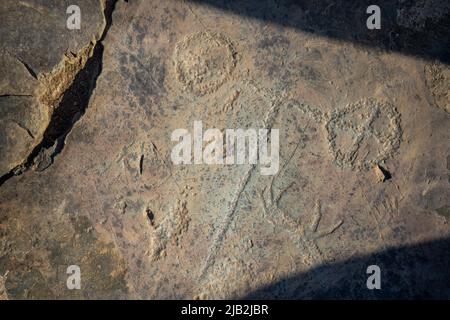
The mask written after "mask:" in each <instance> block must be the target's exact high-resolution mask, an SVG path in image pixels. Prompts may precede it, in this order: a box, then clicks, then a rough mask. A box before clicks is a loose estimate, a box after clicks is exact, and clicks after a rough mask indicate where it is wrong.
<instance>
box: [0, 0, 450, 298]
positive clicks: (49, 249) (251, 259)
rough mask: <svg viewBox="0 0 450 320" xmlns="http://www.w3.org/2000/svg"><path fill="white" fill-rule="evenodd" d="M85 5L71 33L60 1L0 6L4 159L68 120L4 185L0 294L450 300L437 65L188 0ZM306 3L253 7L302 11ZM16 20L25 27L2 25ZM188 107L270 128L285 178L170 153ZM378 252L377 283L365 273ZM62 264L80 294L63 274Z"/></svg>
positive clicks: (210, 123)
mask: <svg viewBox="0 0 450 320" xmlns="http://www.w3.org/2000/svg"><path fill="white" fill-rule="evenodd" d="M78 2H79V3H80V7H81V10H82V13H83V19H86V20H82V21H84V22H83V25H86V27H83V28H82V29H81V30H80V31H70V30H67V29H66V28H65V19H66V15H65V8H64V6H62V5H61V4H59V2H58V1H54V2H51V1H46V2H43V1H21V2H20V3H19V4H18V2H16V1H6V2H4V3H2V4H1V5H0V8H1V9H0V18H2V19H0V21H5V23H4V24H2V26H1V27H0V36H1V38H2V39H5V41H4V44H5V45H4V47H3V49H4V52H5V53H4V54H3V56H2V58H1V59H2V60H0V62H1V64H0V65H1V68H2V72H3V70H5V72H7V73H6V76H5V77H4V78H3V79H2V80H1V81H0V90H2V92H1V94H2V97H0V115H1V118H0V122H1V127H0V131H1V136H0V143H1V144H0V148H1V150H2V151H1V154H0V170H1V172H0V173H1V174H6V173H7V172H10V170H13V169H14V168H16V167H17V166H20V165H21V164H23V161H24V160H25V159H27V157H28V156H29V155H30V153H32V151H33V149H34V148H35V147H36V146H37V145H38V144H39V143H40V142H41V141H42V139H43V136H46V135H45V134H44V132H48V131H49V129H48V128H49V126H50V123H53V124H54V125H55V123H56V124H57V125H58V124H61V123H65V122H67V121H68V122H69V123H70V124H69V125H68V126H67V128H68V129H67V130H56V132H58V134H53V135H51V136H54V138H55V139H53V140H52V142H55V145H53V149H51V150H52V152H53V153H52V155H51V157H50V158H51V159H50V161H48V162H45V159H47V160H48V155H47V158H46V154H47V153H46V152H43V153H39V154H40V155H41V156H36V157H34V158H33V159H32V160H33V163H34V167H33V166H27V167H26V168H24V169H23V170H21V171H20V172H17V175H9V176H7V178H5V179H3V181H2V185H1V186H0V275H3V274H6V273H7V272H8V273H7V274H8V276H7V278H6V277H5V279H6V281H5V294H7V297H8V298H10V299H20V298H55V297H57V298H146V299H149V298H159V299H164V298H240V297H255V298H258V297H265V298H277V297H283V298H311V297H334V298H399V297H405V298H411V297H417V296H419V297H437V298H442V297H445V298H448V294H449V293H450V286H449V281H450V275H449V273H448V272H445V271H446V270H448V268H449V267H450V259H449V258H448V252H446V250H445V249H444V248H445V245H444V244H447V243H448V241H447V242H445V239H446V238H448V237H449V236H450V227H449V225H448V216H446V215H445V213H446V212H447V213H448V208H449V205H450V192H449V183H450V178H449V177H450V171H449V169H448V168H449V155H450V144H449V141H450V130H449V128H450V118H449V117H450V115H449V114H448V112H445V111H444V110H445V109H446V108H447V111H448V91H449V84H448V82H447V81H448V77H445V75H446V71H445V70H446V69H447V68H448V66H447V65H445V63H444V62H442V61H438V60H436V61H430V59H429V57H428V56H427V55H424V56H425V59H418V58H417V57H416V56H415V55H410V54H407V53H404V52H401V50H400V51H396V50H390V49H391V48H389V46H388V47H385V46H384V43H383V42H382V41H380V42H377V41H378V40H374V45H370V46H365V45H362V44H361V43H360V42H358V41H356V42H355V43H352V42H350V41H346V39H344V40H342V39H340V38H339V37H338V38H333V37H332V36H330V37H328V36H327V33H326V32H325V31H326V30H330V32H331V33H332V31H333V29H332V26H333V25H334V24H333V23H331V25H326V24H325V25H322V28H323V30H322V33H321V34H316V33H315V32H307V31H305V30H303V29H301V28H295V27H292V26H291V27H290V26H289V24H288V23H287V25H282V24H277V23H273V22H271V21H270V18H267V19H263V18H255V17H254V16H253V17H252V16H250V15H247V16H246V15H244V14H242V15H239V14H236V13H235V12H234V11H233V10H224V9H223V8H220V7H218V6H214V5H208V3H206V4H205V3H202V2H201V1H199V2H191V1H182V2H180V1H172V0H170V1H156V0H155V1H128V2H125V1H117V2H115V3H114V5H113V4H112V2H109V4H108V3H107V5H106V6H104V5H102V3H103V2H95V1H87V0H86V1H78ZM206 2H208V1H206ZM249 3H252V2H251V1H249ZM267 3H269V2H267ZM267 3H266V4H267ZM444 4H445V3H444ZM230 6H232V5H230ZM233 6H236V4H233ZM305 6H306V7H304V8H301V7H299V8H295V10H293V9H292V8H290V7H289V2H284V1H281V4H280V5H279V6H278V7H276V6H274V7H265V6H264V5H262V6H261V8H262V9H261V12H260V16H264V15H265V14H267V16H268V17H269V13H271V14H273V15H277V14H281V13H284V12H288V11H291V12H292V14H294V13H295V14H296V15H298V17H297V18H299V19H300V17H306V18H305V21H306V24H308V23H309V22H308V21H309V20H308V19H307V17H308V14H310V13H309V12H310V11H308V8H307V5H305ZM105 8H106V9H105ZM108 8H110V10H108ZM269 9H270V10H269ZM351 9H352V10H356V9H354V8H351ZM264 10H267V11H264ZM405 10H406V9H405ZM409 10H412V9H409ZM243 11H244V12H245V10H244V8H243ZM364 12H365V11H363V13H364ZM403 12H411V11H403ZM11 13H12V15H11ZM103 13H105V18H104V17H103ZM109 14H112V15H111V16H110V17H109V16H108V15H109ZM405 14H406V13H405ZM14 15H16V16H14ZM363 16H364V15H363ZM409 16H412V15H411V14H410V15H408V17H409ZM14 17H15V18H14ZM445 17H446V14H439V15H436V14H435V11H432V16H431V18H430V19H438V20H439V19H445ZM3 18H5V20H3ZM18 18H20V19H28V21H30V23H29V24H26V25H25V26H23V27H22V28H23V29H20V30H19V31H17V32H13V30H15V27H17V23H16V22H15V21H17V19H18ZM391 18H392V19H396V18H394V17H391ZM290 19H292V17H290ZM420 19H422V20H423V17H422V16H421V17H420ZM422 20H421V21H422ZM105 21H106V22H105ZM404 21H405V20H402V23H403V24H402V27H404V28H407V27H408V26H409V25H407V24H406V22H404ZM105 23H106V27H105ZM420 23H421V22H420ZM310 24H311V26H314V27H317V21H311V22H310ZM364 24H365V20H363V25H364ZM327 28H329V29H327ZM410 31H411V32H416V31H417V30H415V29H414V28H412V27H411V30H410ZM380 32H385V33H388V32H389V31H386V30H384V29H382V30H381V31H380ZM24 37H25V38H24ZM368 37H369V39H368V40H367V41H369V40H370V35H369V36H368ZM400 40H402V39H400ZM400 40H399V41H400ZM433 41H434V40H433ZM49 44H51V46H50V45H49ZM99 46H101V49H102V50H101V51H98V50H99V48H100V47H99ZM435 46H438V44H435ZM96 50H97V51H96ZM70 52H73V53H74V55H73V54H72V55H71V54H70ZM96 52H97V53H96ZM433 52H434V51H433ZM95 59H101V63H100V62H98V61H97V60H95ZM96 61H97V62H96ZM74 65H75V66H76V67H72V66H74ZM92 65H93V67H92ZM431 65H432V67H430V66H431ZM91 67H92V70H94V71H92V72H87V71H86V70H91V69H87V68H91ZM100 68H101V70H100ZM95 70H100V71H101V72H100V74H99V76H98V78H97V74H98V73H97V72H96V71H95ZM83 72H84V73H83ZM56 75H57V76H56ZM442 75H444V76H442ZM49 77H50V80H49ZM58 79H62V80H61V81H59V80H58ZM90 81H91V82H92V83H90ZM55 83H63V85H62V87H61V88H59V89H58V90H59V91H58V90H57V91H55V90H47V91H45V90H44V89H43V88H45V86H46V85H47V86H49V87H50V88H53V86H54V85H55ZM86 83H88V84H86ZM43 92H46V94H43ZM3 95H4V96H3ZM23 95H25V96H23ZM77 95H82V96H88V97H89V101H88V104H86V105H83V106H82V108H81V109H80V112H79V113H77V110H78V109H77V108H75V107H73V105H74V101H75V102H77V101H78V100H77V98H76V96H77ZM79 101H81V102H84V101H85V99H81V100H79ZM61 106H62V107H64V109H61ZM67 106H71V107H67ZM446 106H447V107H446ZM67 108H68V109H67ZM57 110H65V111H64V112H62V113H59V114H58V112H57ZM67 110H68V111H67ZM55 114H57V115H59V116H58V117H56V120H55V116H54V115H55ZM68 115H70V117H69V119H68V120H67V119H66V118H65V117H67V116H68ZM52 119H53V120H52ZM58 119H59V120H58ZM197 120H201V121H202V123H203V126H204V130H206V129H207V128H219V129H221V130H224V129H227V128H233V129H237V128H244V129H245V128H274V129H279V130H280V169H279V171H278V173H277V174H276V175H274V176H264V175H261V172H260V167H259V165H227V166H220V165H205V164H202V165H174V164H173V163H172V160H171V157H170V155H171V151H172V148H173V146H174V144H175V143H174V142H173V141H171V133H172V132H173V131H174V130H175V129H178V128H186V129H188V130H189V131H190V132H192V130H193V124H194V121H197ZM55 121H56V122H55ZM57 125H56V126H57ZM47 136H48V135H47ZM61 137H62V138H61ZM58 142H59V144H58ZM49 147H50V146H49ZM56 149H57V150H58V152H57V153H55V152H54V150H56ZM44 151H45V150H44ZM40 161H41V162H42V161H44V162H45V165H42V166H41V168H42V169H41V170H33V168H35V169H36V168H39V163H40ZM374 165H380V166H382V167H383V168H385V169H386V170H388V171H389V173H390V174H391V175H392V177H391V178H390V179H387V180H385V181H384V182H383V183H380V182H379V181H377V179H374V172H373V171H372V170H373V167H374ZM439 239H444V240H442V242H439V243H437V244H433V241H438V240H439ZM424 243H427V244H429V245H425V244H424ZM422 244H424V245H422ZM396 248H408V249H404V250H403V249H398V250H397V249H396ZM393 257H395V258H393ZM371 264H377V265H380V267H381V269H382V270H385V272H386V273H387V274H388V276H387V279H388V280H386V282H383V288H384V291H383V290H381V291H380V292H374V291H371V290H367V288H366V286H365V282H366V279H367V274H366V268H367V266H368V265H371ZM69 265H78V266H80V268H81V275H82V289H81V290H68V289H67V287H66V279H67V275H66V269H67V267H68V266H69ZM333 266H335V267H333ZM345 270H349V272H345ZM297 276H298V277H297ZM292 277H297V278H295V279H294V280H293V279H292ZM0 279H3V278H0ZM336 284H339V286H338V287H335V285H336ZM271 285H274V286H273V287H271ZM331 288H334V289H333V290H332V289H331ZM0 294H1V282H0Z"/></svg>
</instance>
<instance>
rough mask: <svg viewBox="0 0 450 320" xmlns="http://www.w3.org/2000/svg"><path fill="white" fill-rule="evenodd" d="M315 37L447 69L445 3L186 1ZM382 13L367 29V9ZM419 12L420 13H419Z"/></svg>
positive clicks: (449, 33)
mask: <svg viewBox="0 0 450 320" xmlns="http://www.w3.org/2000/svg"><path fill="white" fill-rule="evenodd" d="M187 2H190V3H196V4H201V5H206V6H210V7H213V8H216V9H220V10H223V11H228V12H231V13H233V14H236V15H241V16H246V17H248V18H253V19H258V20H261V21H264V22H267V23H273V24H277V25H279V26H281V27H290V28H295V29H298V30H300V31H303V32H307V33H312V34H315V35H317V36H319V37H327V38H331V39H337V40H342V41H346V42H351V43H354V44H356V45H360V46H364V47H367V48H376V49H378V50H382V51H386V52H397V53H401V54H404V55H408V56H413V57H416V58H420V59H424V60H430V61H434V60H437V61H440V62H442V63H445V64H450V50H449V48H450V3H449V2H448V1H447V0H431V1H428V2H424V1H420V0H403V1H402V0H377V1H373V0H356V1H348V0H347V1H346V0H228V1H222V0H187ZM372 4H376V5H378V6H379V7H380V9H381V29H380V30H369V29H368V28H367V26H366V21H367V18H368V17H369V16H370V14H367V13H366V10H367V7H368V6H369V5H372ZM421 8H422V11H421V10H420V9H421Z"/></svg>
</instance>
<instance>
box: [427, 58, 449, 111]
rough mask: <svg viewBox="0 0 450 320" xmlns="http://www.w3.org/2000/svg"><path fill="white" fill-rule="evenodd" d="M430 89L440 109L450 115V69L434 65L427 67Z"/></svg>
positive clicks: (442, 65)
mask: <svg viewBox="0 0 450 320" xmlns="http://www.w3.org/2000/svg"><path fill="white" fill-rule="evenodd" d="M425 79H426V81H427V86H428V89H429V90H430V91H431V94H432V95H433V97H434V101H435V102H436V104H437V105H438V107H439V108H441V109H443V110H445V111H447V112H448V113H450V67H449V66H447V65H444V64H438V63H432V64H428V65H426V67H425Z"/></svg>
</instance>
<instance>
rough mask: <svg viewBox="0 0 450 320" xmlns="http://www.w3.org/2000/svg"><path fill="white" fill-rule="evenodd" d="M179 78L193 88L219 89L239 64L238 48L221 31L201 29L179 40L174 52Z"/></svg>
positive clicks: (202, 90)
mask: <svg viewBox="0 0 450 320" xmlns="http://www.w3.org/2000/svg"><path fill="white" fill-rule="evenodd" d="M174 63H175V69H176V74H177V78H178V80H179V81H180V82H181V83H183V84H184V86H185V87H186V88H187V89H188V90H189V91H191V92H193V93H195V94H197V95H204V94H207V93H212V92H214V91H216V90H217V89H218V88H219V87H220V86H221V85H222V84H223V83H224V82H225V80H226V79H227V77H228V76H229V75H230V74H231V72H232V71H233V69H234V67H235V65H236V51H235V49H234V47H233V44H232V43H231V41H230V40H229V39H228V38H227V37H225V36H224V35H222V34H219V33H211V32H199V33H195V34H191V35H189V36H187V37H185V38H184V39H183V40H182V41H180V42H179V43H178V44H177V45H176V47H175V52H174Z"/></svg>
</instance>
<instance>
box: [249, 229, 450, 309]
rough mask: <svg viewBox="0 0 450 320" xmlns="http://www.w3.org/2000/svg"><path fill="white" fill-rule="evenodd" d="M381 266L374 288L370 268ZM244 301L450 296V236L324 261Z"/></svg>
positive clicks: (449, 297)
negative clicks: (376, 286)
mask: <svg viewBox="0 0 450 320" xmlns="http://www.w3.org/2000/svg"><path fill="white" fill-rule="evenodd" d="M370 265H377V266H379V267H380V280H381V281H380V283H381V289H379V290H377V289H374V290H369V289H368V288H367V279H368V277H369V276H370V275H371V274H368V273H367V267H368V266H370ZM241 299H376V300H378V299H446V300H447V299H450V237H446V238H442V239H437V240H432V241H427V242H423V243H419V244H414V245H406V246H398V247H393V248H389V249H385V250H382V251H379V252H375V253H372V254H368V255H363V256H359V257H355V258H351V259H348V260H345V261H341V262H337V263H324V264H322V265H319V266H317V267H314V268H313V269H311V270H309V271H307V272H304V273H299V274H294V275H291V276H288V277H285V278H282V279H280V280H278V281H276V282H274V283H272V284H269V285H267V286H264V287H261V288H259V289H257V290H255V291H253V292H250V293H248V294H247V295H245V296H244V297H241Z"/></svg>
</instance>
